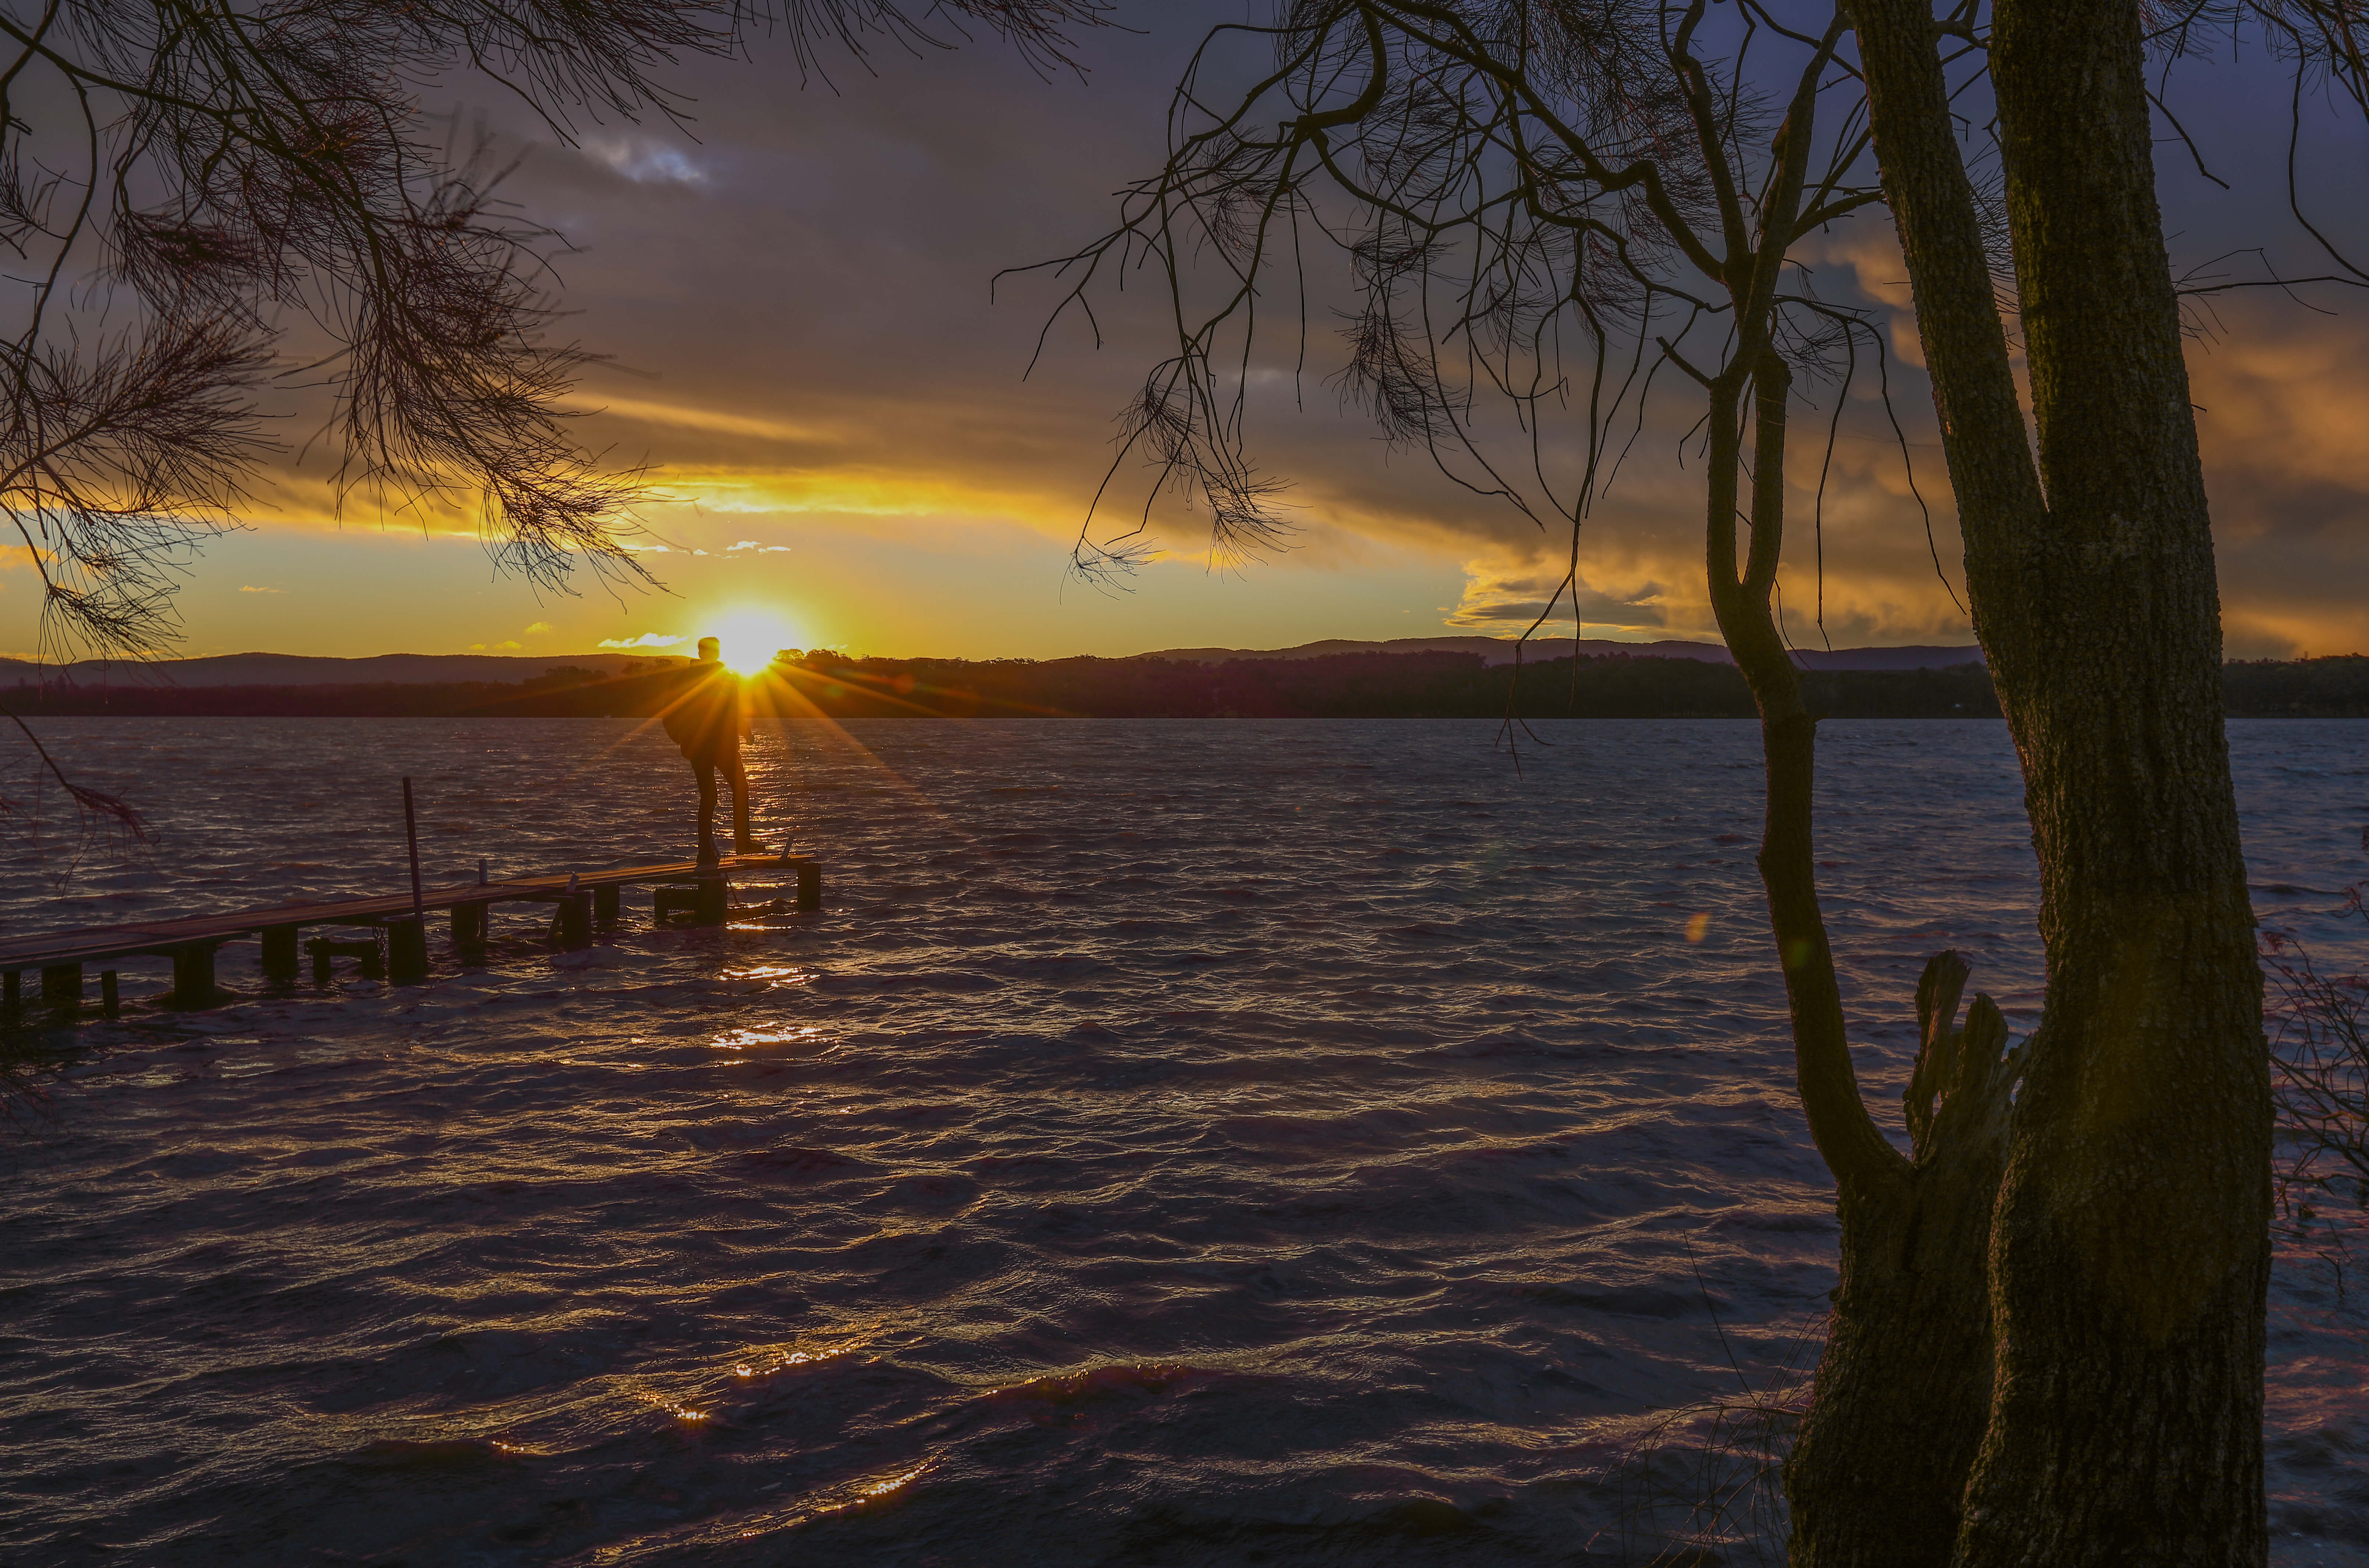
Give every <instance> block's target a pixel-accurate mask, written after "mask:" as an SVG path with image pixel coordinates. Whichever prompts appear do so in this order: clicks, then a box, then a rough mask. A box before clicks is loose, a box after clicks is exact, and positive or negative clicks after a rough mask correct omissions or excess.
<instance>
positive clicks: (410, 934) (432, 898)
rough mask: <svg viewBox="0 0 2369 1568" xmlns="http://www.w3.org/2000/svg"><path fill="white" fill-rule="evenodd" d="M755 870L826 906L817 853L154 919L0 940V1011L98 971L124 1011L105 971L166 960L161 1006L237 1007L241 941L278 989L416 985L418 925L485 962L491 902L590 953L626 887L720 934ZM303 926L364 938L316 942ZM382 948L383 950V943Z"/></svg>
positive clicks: (71, 1002) (67, 996)
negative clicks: (36, 989)
mask: <svg viewBox="0 0 2369 1568" xmlns="http://www.w3.org/2000/svg"><path fill="white" fill-rule="evenodd" d="M752 872H773V873H781V872H794V873H795V874H796V876H797V907H798V908H799V909H801V910H818V909H820V908H822V867H821V865H820V864H818V862H817V861H816V860H815V858H814V857H813V856H812V855H803V854H785V855H745V854H744V855H730V856H727V857H726V858H725V859H724V860H723V861H722V862H721V863H720V864H715V865H711V866H704V867H703V866H702V865H700V864H699V863H697V862H696V861H688V860H684V861H672V862H669V863H667V864H663V865H634V866H624V867H622V868H619V869H616V870H611V871H582V872H569V873H566V874H564V875H554V876H520V877H513V878H510V879H509V880H507V881H501V882H488V881H479V882H463V883H460V884H457V885H454V886H452V887H423V888H421V889H420V891H419V893H418V904H417V906H415V904H414V902H413V897H414V896H413V895H412V894H411V893H409V892H402V893H389V894H385V895H383V896H382V897H378V898H338V899H332V900H329V901H327V902H321V903H303V902H299V903H289V904H277V905H273V906H271V907H269V908H267V909H260V910H239V911H238V912H236V913H234V914H223V915H197V916H193V917H191V918H189V919H187V920H172V921H145V922H143V923H140V924H136V925H113V926H93V927H90V928H87V929H86V930H82V931H61V932H52V933H48V934H46V935H40V936H20V937H14V938H10V939H7V940H5V941H0V977H5V990H0V1006H5V1007H7V1008H11V1009H14V1008H17V1007H20V1006H21V1005H22V1004H23V1003H24V1002H26V1001H30V1000H33V999H31V998H29V997H27V996H26V995H25V994H24V987H23V983H22V982H23V977H24V975H25V973H26V972H27V971H39V973H40V1001H41V1002H42V1003H43V1004H45V1005H47V1006H49V1007H52V1008H55V1009H61V1010H68V1009H78V1008H79V1007H80V1006H81V1005H82V1001H83V996H84V990H83V976H84V971H85V970H86V969H88V968H90V967H102V972H101V975H100V994H101V1000H102V1001H103V1002H104V1003H105V1006H106V1008H107V1010H108V1012H109V1013H113V1012H114V1011H115V1010H116V1007H117V1006H118V1004H119V1000H118V986H117V979H116V974H115V971H114V970H113V969H112V968H105V967H104V966H106V965H108V964H109V963H110V962H112V961H116V960H120V959H124V958H134V957H156V958H169V959H171V960H172V964H173V989H172V990H170V991H169V992H167V993H166V995H165V996H164V997H162V998H160V999H159V1000H160V1001H164V1002H165V1003H166V1005H168V1006H178V1007H208V1006H212V1005H214V1004H215V1003H217V1002H221V1001H229V1000H232V996H231V993H229V992H226V991H224V990H223V988H222V987H221V986H219V985H217V984H216V983H215V980H214V955H215V954H216V952H217V951H218V950H219V949H221V948H222V947H223V945H225V944H229V943H233V942H238V941H242V940H244V939H246V938H248V937H254V938H257V939H259V941H260V943H261V944H262V952H261V963H262V968H263V975H264V979H266V980H268V981H269V982H271V983H273V984H276V985H289V984H293V983H294V982H295V980H296V979H298V977H299V975H300V973H301V971H302V968H303V956H304V954H305V952H306V950H307V949H310V951H311V956H312V960H313V964H314V968H315V973H316V974H322V975H326V972H327V969H328V967H329V965H330V964H331V963H332V962H333V961H334V960H335V959H336V958H338V957H340V956H358V957H360V958H362V959H364V961H365V962H375V963H383V966H384V968H385V972H386V974H387V976H388V978H389V979H393V980H394V981H395V983H396V984H399V985H401V984H414V983H417V982H418V981H420V980H423V979H426V978H427V974H428V933H427V931H426V930H425V929H424V928H423V926H422V924H421V922H420V921H419V919H418V914H419V913H420V912H427V913H437V912H447V911H449V913H450V914H451V916H452V944H453V945H454V947H456V948H457V949H459V950H460V952H461V953H462V955H463V957H464V958H465V957H468V956H472V955H474V954H477V953H482V951H483V950H484V947H485V944H486V939H487V934H488V931H489V928H490V926H491V923H492V921H491V913H492V910H493V907H494V906H495V905H496V904H539V905H549V906H552V916H553V918H552V921H551V926H552V931H553V933H554V935H555V939H556V941H557V944H558V945H559V946H561V947H563V948H578V947H584V946H587V945H589V944H590V943H591V941H592V933H593V931H594V929H595V928H596V927H601V926H613V925H615V924H616V923H617V922H618V921H619V919H620V917H621V915H622V901H623V899H622V896H623V893H624V889H625V888H627V887H640V886H649V887H652V888H653V889H654V894H653V898H652V903H653V906H654V913H655V916H656V918H657V920H658V921H659V922H660V923H665V922H667V921H668V920H669V916H671V915H676V914H681V915H687V916H688V917H689V923H691V924H693V925H707V926H718V925H723V924H725V923H726V922H727V921H729V920H730V919H731V917H732V916H733V914H734V913H736V912H738V911H736V910H735V909H734V907H733V904H732V893H731V879H732V877H733V876H735V875H738V874H746V873H752ZM310 927H328V928H331V929H338V928H343V929H345V930H347V931H349V932H354V931H367V932H368V933H369V934H368V935H367V936H364V937H353V936H349V937H347V938H343V939H339V938H337V937H315V938H312V939H311V940H310V941H307V940H306V939H305V937H304V934H303V933H304V932H305V930H306V929H307V928H310ZM382 942H383V949H382V947H381V944H382Z"/></svg>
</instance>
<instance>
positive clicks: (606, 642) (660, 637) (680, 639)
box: [601, 632, 691, 647]
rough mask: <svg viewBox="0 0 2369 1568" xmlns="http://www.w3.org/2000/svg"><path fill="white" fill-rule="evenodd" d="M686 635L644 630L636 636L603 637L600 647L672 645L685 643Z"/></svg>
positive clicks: (687, 639) (688, 639)
mask: <svg viewBox="0 0 2369 1568" xmlns="http://www.w3.org/2000/svg"><path fill="white" fill-rule="evenodd" d="M689 641H691V639H690V638H689V637H687V636H669V635H667V634H666V633H664V632H644V633H643V634H642V635H640V636H638V637H603V638H601V647H676V646H678V645H680V644H682V643H687V642H689Z"/></svg>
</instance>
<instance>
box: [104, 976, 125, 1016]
mask: <svg viewBox="0 0 2369 1568" xmlns="http://www.w3.org/2000/svg"><path fill="white" fill-rule="evenodd" d="M98 1001H99V1005H100V1006H101V1007H104V1008H105V1009H106V1010H107V1015H108V1016H109V1018H112V1017H114V1016H115V1015H116V1014H117V1013H120V1012H121V1011H122V1007H123V1000H122V995H121V993H120V991H119V990H117V989H116V984H115V971H114V970H112V969H101V970H100V971H99V972H98Z"/></svg>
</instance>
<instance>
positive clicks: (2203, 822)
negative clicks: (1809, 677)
mask: <svg viewBox="0 0 2369 1568" xmlns="http://www.w3.org/2000/svg"><path fill="white" fill-rule="evenodd" d="M1854 17H1855V20H1856V22H1857V24H1858V31H1859V38H1860V53H1861V59H1862V63H1863V64H1864V66H1865V69H1866V75H1867V80H1868V84H1869V89H1870V97H1871V110H1872V114H1871V120H1872V124H1873V128H1874V132H1875V137H1876V147H1877V152H1878V155H1879V157H1880V159H1881V160H1882V162H1883V175H1884V182H1885V188H1886V191H1887V194H1888V196H1889V197H1890V199H1891V201H1892V205H1893V210H1894V217H1895V219H1896V220H1897V222H1898V223H1899V226H1900V231H1901V235H1902V240H1903V246H1904V249H1905V254H1906V257H1907V260H1908V268H1909V277H1910V281H1911V284H1912V286H1913V287H1914V289H1915V291H1916V298H1917V325H1918V331H1919V334H1920V337H1921V338H1922V341H1923V345H1924V349H1925V352H1926V358H1927V361H1928V367H1929V368H1930V371H1931V374H1932V377H1933V383H1934V395H1935V401H1936V405H1937V407H1938V409H1939V412H1940V420H1941V431H1942V439H1943V444H1944V450H1945V452H1946V453H1947V456H1948V459H1949V464H1950V473H1951V481H1952V483H1953V485H1954V486H1955V488H1956V491H1957V496H1958V502H1959V509H1960V518H1961V527H1962V531H1963V535H1964V539H1965V546H1966V577H1967V584H1968V588H1969V589H1970V593H1971V597H1972V601H1973V607H1974V625H1975V631H1976V633H1977V635H1979V637H1980V638H1981V640H1982V644H1983V647H1984V649H1985V652H1986V655H1987V657H1988V658H1989V661H1990V666H1991V670H1992V672H1993V676H1994V679H1995V681H1997V690H1998V693H1999V700H2000V704H2001V707H2002V710H2003V711H2004V712H2005V713H2006V715H2007V717H2008V722H2009V729H2010V732H2011V734H2012V735H2013V737H2014V739H2015V744H2016V749H2017V752H2018V755H2019V758H2020V761H2021V763H2022V768H2023V773H2024V780H2025V788H2026V804H2027V807H2028V809H2029V812H2030V815H2031V824H2032V840H2033V846H2034V849H2035V851H2036V852H2037V854H2038V858H2039V864H2040V875H2041V917H2040V924H2041V935H2042V938H2043V943H2044V944H2045V951H2046V960H2047V989H2046V993H2045V997H2044V1013H2043V1024H2042V1025H2041V1027H2040V1028H2039V1030H2038V1031H2037V1033H2036V1034H2035V1035H2034V1036H2033V1038H2032V1039H2031V1042H2030V1044H2029V1046H2028V1047H2027V1048H2026V1054H2025V1061H2024V1064H2023V1074H2024V1081H2023V1087H2022V1089H2021V1091H2020V1095H2019V1098H2018V1103H2017V1108H2016V1114H2015V1118H2014V1133H2013V1138H2012V1140H2011V1143H2010V1145H2009V1152H2008V1156H2007V1162H2006V1165H2005V1168H2004V1172H2003V1174H2002V1177H2001V1181H2000V1188H1999V1198H1998V1203H1997V1210H1996V1213H1995V1216H1994V1219H1993V1224H1992V1229H1991V1236H1990V1247H1989V1265H1988V1273H1987V1281H1986V1283H1987V1295H1988V1308H1989V1328H1990V1335H1991V1340H1992V1346H1993V1368H1992V1373H1991V1380H1990V1398H1989V1402H1988V1406H1987V1410H1986V1428H1985V1432H1984V1436H1983V1441H1982V1445H1981V1448H1980V1450H1979V1452H1978V1454H1977V1455H1976V1458H1975V1460H1974V1466H1973V1469H1972V1471H1971V1473H1970V1475H1969V1478H1968V1482H1967V1487H1966V1491H1965V1494H1964V1499H1963V1511H1962V1517H1961V1519H1960V1523H1959V1530H1958V1535H1957V1539H1956V1544H1955V1548H1954V1551H1953V1555H1952V1560H1953V1561H1954V1562H1957V1563H1959V1564H1962V1565H1963V1568H1992V1565H1995V1564H1998V1565H2004V1564H2033V1565H2038V1564H2043V1563H2044V1564H2048V1565H2050V1568H2070V1565H2079V1564H2088V1563H2106V1562H2117V1563H2119V1562H2147V1563H2150V1564H2154V1563H2197V1564H2206V1563H2210V1564H2235V1563H2259V1562H2262V1561H2263V1560H2264V1557H2265V1553H2266V1551H2267V1539H2266V1532H2265V1522H2264V1506H2263V1496H2262V1476H2261V1386H2262V1334H2263V1310H2264V1292H2265V1288H2266V1284H2267V1270H2268V1219H2269V1212H2270V1177H2269V1154H2270V1134H2271V1114H2270V1099H2269V1085H2268V1075H2267V1062H2266V1059H2265V1053H2264V1050H2263V1045H2262V1035H2261V1021H2260V1000H2261V998H2260V971H2259V969H2258V967H2257V966H2256V962H2255V958H2254V952H2253V935H2252V917H2251V912H2250V910H2249V904H2248V900H2247V897H2246V886H2245V868H2244V864H2243V861H2242V859H2241V857H2240V854H2239V844H2238V838H2237V810H2236V804H2235V797H2234V792H2233V790H2232V787H2231V784H2230V776H2229V767H2228V758H2227V752H2226V742H2225V739H2224V736H2223V728H2222V714H2221V693H2220V684H2219V678H2218V677H2219V666H2220V625H2219V605H2218V597H2217V589H2216V586H2215V574H2214V563H2213V544H2212V537H2211V532H2210V526H2209V519H2208V516H2207V512H2206V508H2205V501H2204V493H2203V481H2202V476H2201V471H2200V467H2199V464H2198V460H2197V451H2196V439H2195V427H2194V419H2193V415H2192V411H2191V406H2190V403H2189V396H2188V383H2187V375H2186V367H2185V364H2184V362H2183V360H2182V357H2181V351H2180V318H2179V307H2178V300H2177V298H2176V295H2175V293H2174V290H2173V286H2172V281H2171V277H2170V269H2169V262H2168V259H2167V258H2166V256H2165V252H2164V246H2163V239H2162V229H2161V218H2160V214H2159V212H2158V211H2157V205H2156V199H2155V188H2154V167H2153V154H2152V145H2151V140H2150V125H2149V120H2148V107H2147V102H2146V82H2145V76H2144V71H2145V57H2144V50H2143V44H2142V36H2141V27H2142V17H2141V15H2140V10H2139V7H2138V6H2137V5H2136V4H2135V0H2100V3H2084V4H2078V5H2070V4H2063V3H2060V0H1999V3H1998V4H1997V6H1996V9H1995V13H1994V26H1993V30H1992V36H1991V39H1990V46H1991V66H1992V75H1993V85H1994V88H1995V92H1996V97H1997V108H1998V117H1999V127H2000V140H2001V149H2002V155H2003V164H2004V168H2005V173H2006V177H2007V192H2008V200H2009V225H2010V230H2011V234H2012V236H2013V240H2014V246H2015V264H2016V278H2017V282H2018V286H2019V289H2020V312H2021V320H2022V326H2023V331H2024V336H2025V342H2026V348H2027V359H2028V362H2029V365H2030V369H2031V392H2032V414H2033V421H2034V432H2033V433H2034V435H2036V441H2031V440H2029V439H2028V437H2027V432H2026V429H2025V426H2024V421H2023V417H2022V414H2021V410H2020V407H2019V406H2018V401H2017V395H2016V388H2015V384H2014V380H2013V377H2012V374H2011V373H2010V368H2009V357H2008V352H2007V346H2006V339H2005V334H2004V331H2003V328H2002V325H2001V322H2000V319H1999V315H1998V311H1997V306H1996V304H1995V303H1994V300H1993V295H1992V280H1991V279H1990V277H1989V274H1988V270H1987V268H1986V265H1985V262H1984V257H1983V252H1982V248H1981V244H1980V234H1979V227H1978V224H1977V223H1976V221H1975V215H1974V203H1973V200H1972V195H1971V190H1970V188H1969V185H1968V182H1967V180H1966V177H1965V172H1964V169H1963V163H1962V162H1961V160H1960V157H1959V154H1958V149H1957V146H1956V143H1955V141H1954V140H1953V137H1952V134H1951V123H1950V120H1949V116H1948V111H1947V106H1946V103H1945V102H1944V100H1943V97H1942V93H1943V87H1942V77H1941V68H1940V62H1939V56H1938V53H1937V52H1936V49H1935V42H1936V37H1937V34H1936V31H1935V29H1934V25H1933V21H1932V17H1931V13H1930V11H1929V9H1928V8H1927V7H1926V6H1924V5H1923V4H1922V0H1860V4H1859V5H1858V6H1856V7H1855V9H1854ZM1823 1392H1824V1391H1821V1399H1822V1402H1823ZM1798 1502H1799V1500H1798V1499H1797V1505H1798Z"/></svg>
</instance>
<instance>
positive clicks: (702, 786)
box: [691, 757, 715, 860]
mask: <svg viewBox="0 0 2369 1568" xmlns="http://www.w3.org/2000/svg"><path fill="white" fill-rule="evenodd" d="M691 771H692V773H694V774H696V775H698V778H699V858H700V859H702V860H714V859H715V762H714V761H711V760H709V759H707V758H704V757H693V758H692V760H691Z"/></svg>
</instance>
